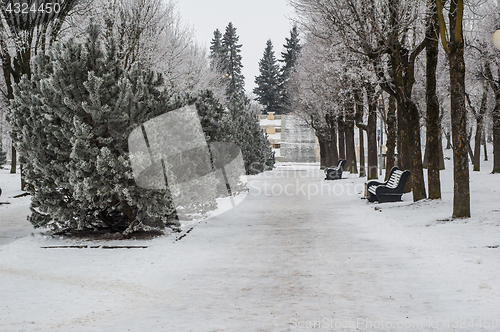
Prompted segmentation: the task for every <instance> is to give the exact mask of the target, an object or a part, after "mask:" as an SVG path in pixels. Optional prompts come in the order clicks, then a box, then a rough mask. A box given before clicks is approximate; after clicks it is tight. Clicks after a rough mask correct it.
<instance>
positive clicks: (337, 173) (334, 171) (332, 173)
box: [325, 159, 347, 180]
mask: <svg viewBox="0 0 500 332" xmlns="http://www.w3.org/2000/svg"><path fill="white" fill-rule="evenodd" d="M346 162H347V161H346V160H345V159H340V160H339V163H338V165H337V167H333V168H326V169H325V174H326V178H325V180H338V179H342V172H343V171H344V167H345V164H346Z"/></svg>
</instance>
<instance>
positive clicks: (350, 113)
mask: <svg viewBox="0 0 500 332" xmlns="http://www.w3.org/2000/svg"><path fill="white" fill-rule="evenodd" d="M344 128H345V150H346V151H345V152H346V158H345V159H346V160H347V163H346V170H347V169H348V170H349V171H350V172H351V174H358V165H357V162H356V148H355V144H354V105H353V104H352V103H348V106H347V108H346V117H345V127H344Z"/></svg>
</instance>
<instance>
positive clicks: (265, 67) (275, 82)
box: [253, 39, 283, 114]
mask: <svg viewBox="0 0 500 332" xmlns="http://www.w3.org/2000/svg"><path fill="white" fill-rule="evenodd" d="M259 70H260V75H259V76H257V77H256V78H255V83H256V84H257V87H256V88H254V90H253V92H254V93H255V94H256V95H257V98H256V99H257V101H258V102H259V103H260V104H261V105H263V106H264V111H265V112H275V113H276V114H281V113H283V109H282V107H281V99H282V96H281V93H280V88H281V86H282V85H281V84H280V72H279V71H280V68H279V66H278V64H277V62H276V57H275V56H274V50H273V43H272V42H271V40H270V39H269V40H268V41H267V44H266V49H265V50H264V55H263V57H262V59H261V60H260V61H259Z"/></svg>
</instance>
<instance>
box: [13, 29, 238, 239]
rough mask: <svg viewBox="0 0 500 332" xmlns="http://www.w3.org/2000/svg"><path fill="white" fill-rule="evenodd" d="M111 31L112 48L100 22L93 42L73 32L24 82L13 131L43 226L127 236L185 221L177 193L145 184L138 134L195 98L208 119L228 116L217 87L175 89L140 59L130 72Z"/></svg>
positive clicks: (217, 132)
mask: <svg viewBox="0 0 500 332" xmlns="http://www.w3.org/2000/svg"><path fill="white" fill-rule="evenodd" d="M111 36H112V34H107V37H106V38H107V39H106V40H105V41H106V43H105V46H103V43H102V41H103V39H104V38H105V37H103V35H102V34H101V33H100V31H99V27H98V26H96V25H92V24H91V25H90V26H89V28H88V37H87V41H86V42H85V43H84V44H78V43H76V42H74V41H71V40H70V41H68V42H66V43H64V44H56V45H55V46H54V47H53V48H52V50H51V51H49V52H48V54H47V55H38V56H37V57H36V58H35V60H34V63H33V64H34V67H33V71H32V77H31V80H30V79H28V78H27V77H24V78H23V79H22V81H21V82H20V84H19V85H18V86H17V87H16V89H15V93H14V94H15V98H14V100H13V103H12V112H13V113H14V116H12V117H11V119H14V120H13V121H11V124H12V136H13V139H14V142H15V144H16V147H17V149H18V150H19V152H20V155H21V158H22V159H23V162H25V163H26V164H27V166H28V167H26V181H27V183H28V185H29V186H28V188H30V189H29V190H30V194H31V196H32V206H31V209H32V214H31V217H30V221H31V222H32V224H33V225H34V226H35V227H44V226H49V227H52V228H53V229H56V230H61V229H63V230H64V229H68V230H71V229H92V228H107V229H108V230H109V231H111V232H122V233H124V234H128V233H130V232H133V231H137V230H147V229H150V228H151V227H154V228H163V227H165V226H168V227H176V226H177V225H178V222H177V221H175V209H174V206H173V203H172V198H171V195H170V193H169V191H168V190H147V189H143V188H140V187H138V186H137V185H136V184H135V181H134V177H133V172H132V169H131V164H130V160H129V155H128V137H129V135H130V133H131V132H132V131H133V130H134V129H135V128H137V127H138V126H141V125H142V124H143V123H145V122H147V121H148V120H150V119H153V118H155V117H157V116H159V115H162V114H164V113H165V112H168V111H171V110H175V109H178V108H180V107H183V106H185V105H187V104H192V103H195V104H196V106H197V107H198V108H200V112H201V113H202V114H200V117H201V118H202V121H205V122H207V121H209V118H214V119H217V117H216V116H215V115H217V114H219V115H220V116H222V115H223V114H224V108H223V106H222V105H220V103H218V101H217V100H215V98H213V96H212V95H211V94H210V93H209V92H203V93H201V94H200V95H198V96H189V95H187V94H186V95H182V96H179V95H174V96H172V95H169V92H167V91H166V90H165V89H163V88H162V86H163V80H162V77H161V76H160V75H156V74H155V73H153V72H151V71H149V70H145V69H143V68H141V66H140V65H139V64H136V65H134V66H132V68H131V69H130V70H128V71H125V70H124V69H123V68H122V64H121V63H120V61H119V59H118V58H117V56H116V45H115V42H114V40H113V39H112V38H113V37H111ZM203 119H204V120H203ZM215 121H216V120H215ZM205 125H206V126H207V129H206V134H207V136H208V137H210V136H213V139H219V138H221V137H222V136H224V135H227V134H226V132H228V129H227V128H222V127H221V126H219V127H217V126H212V128H211V127H210V126H209V124H207V123H205ZM203 204H205V205H206V206H213V204H215V201H213V202H212V201H211V202H203Z"/></svg>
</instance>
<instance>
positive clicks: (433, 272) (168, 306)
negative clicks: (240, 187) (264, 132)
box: [0, 166, 500, 331]
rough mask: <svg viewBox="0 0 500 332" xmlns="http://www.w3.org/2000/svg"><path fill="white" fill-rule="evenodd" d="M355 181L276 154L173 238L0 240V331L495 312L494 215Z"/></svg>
mask: <svg viewBox="0 0 500 332" xmlns="http://www.w3.org/2000/svg"><path fill="white" fill-rule="evenodd" d="M362 183H363V180H362V179H358V178H348V179H343V180H340V181H333V182H326V181H323V174H322V173H320V172H319V171H317V170H316V168H314V167H303V168H302V169H301V167H293V168H292V167H290V168H287V167H284V166H283V167H281V168H280V169H278V170H275V171H273V172H270V173H266V174H263V175H259V176H256V177H252V180H251V182H250V186H251V190H250V194H249V196H248V197H247V198H246V200H245V201H244V202H243V203H241V204H240V205H239V206H237V208H235V209H233V210H231V211H229V212H227V213H225V214H223V215H221V216H218V217H216V218H213V219H210V220H208V221H206V222H202V223H201V224H199V225H196V226H195V227H194V228H193V230H192V231H191V232H189V234H187V235H186V236H185V237H184V238H182V239H181V240H180V241H177V242H174V237H173V236H170V237H163V238H161V239H156V240H154V241H150V242H139V241H130V242H131V243H132V244H134V245H138V244H144V243H145V244H146V245H148V246H149V248H148V249H130V250H104V249H41V248H40V247H41V246H46V245H55V244H59V245H60V244H62V242H63V241H62V240H56V239H46V238H44V237H41V236H35V237H29V238H26V239H21V240H18V241H16V242H14V243H11V244H9V245H5V246H0V278H1V280H2V281H1V282H0V293H1V294H2V296H1V297H0V330H2V331H49V330H50V331H294V330H309V329H310V328H313V327H315V328H317V329H320V330H328V331H356V330H361V331H365V330H366V331H372V330H373V331H377V330H378V331H403V330H407V331H416V330H424V331H425V330H431V329H432V328H434V327H438V330H439V331H458V330H462V331H474V330H478V329H479V328H478V325H477V324H478V321H479V319H481V320H482V321H481V322H482V324H483V327H484V323H485V322H488V323H489V324H490V325H491V324H495V320H496V323H497V324H498V321H499V319H500V296H499V290H500V284H499V277H498V271H499V267H500V266H499V265H500V264H499V259H498V250H500V249H488V248H486V245H488V244H498V243H496V242H494V241H497V240H498V239H499V236H498V235H499V231H498V228H500V227H496V226H494V225H492V223H495V222H496V223H498V221H495V220H489V219H488V218H487V217H486V219H484V218H483V220H481V221H480V222H474V221H472V222H469V223H464V222H461V221H453V222H448V223H443V222H439V218H440V216H441V215H443V216H442V217H443V218H445V217H447V213H448V212H447V210H446V206H447V204H448V205H449V202H446V200H445V199H444V200H443V202H424V203H422V204H420V205H419V204H415V205H408V204H409V200H410V196H406V195H405V197H404V198H405V202H404V203H394V204H387V205H382V204H380V205H376V206H377V208H379V207H380V208H381V209H377V210H374V208H373V207H374V206H373V205H370V204H367V203H366V202H365V201H362V200H360V199H359V197H358V193H359V192H360V191H361V188H362ZM402 205H403V206H405V207H401V206H402ZM474 212H476V211H474ZM429 214H432V216H430V215H429ZM476 214H478V213H476ZM490 214H491V213H490ZM426 226H427V227H426ZM495 231H496V232H495ZM177 237H179V236H177ZM497 242H498V241H497ZM120 244H124V243H123V242H121V243H120ZM472 319H473V326H472V327H471V326H470V325H466V324H470V321H471V320H472ZM454 324H455V325H456V326H457V328H455V329H453V326H454ZM463 324H465V325H463ZM461 325H463V326H464V327H463V328H460V326H461ZM391 326H392V327H391ZM434 330H436V329H434ZM487 330H488V329H487ZM489 330H492V331H495V330H498V325H497V328H493V327H491V328H490V329H489Z"/></svg>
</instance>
